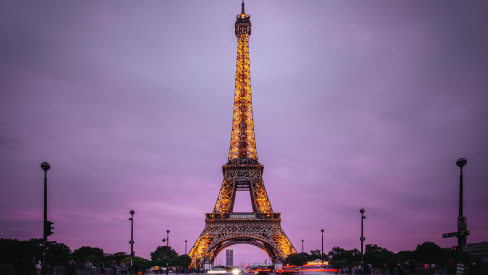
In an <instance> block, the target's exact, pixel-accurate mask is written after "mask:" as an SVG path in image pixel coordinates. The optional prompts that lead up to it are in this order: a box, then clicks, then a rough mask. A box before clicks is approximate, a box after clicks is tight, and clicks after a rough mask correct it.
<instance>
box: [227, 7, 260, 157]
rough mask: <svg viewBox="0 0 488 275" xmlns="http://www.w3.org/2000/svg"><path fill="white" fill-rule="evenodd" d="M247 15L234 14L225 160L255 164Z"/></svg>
mask: <svg viewBox="0 0 488 275" xmlns="http://www.w3.org/2000/svg"><path fill="white" fill-rule="evenodd" d="M250 18H251V17H250V16H249V15H247V14H246V12H245V10H244V2H242V10H241V13H240V14H238V15H237V19H236V23H235V34H236V37H237V61H236V81H235V92H234V116H233V121H232V136H231V139H230V149H229V162H231V163H257V161H258V156H257V153H256V140H255V139H254V123H253V118H252V97H251V73H250V63H249V36H250V35H251V20H250Z"/></svg>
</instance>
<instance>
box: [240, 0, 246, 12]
mask: <svg viewBox="0 0 488 275" xmlns="http://www.w3.org/2000/svg"><path fill="white" fill-rule="evenodd" d="M241 5H242V14H246V13H245V12H244V0H242V4H241Z"/></svg>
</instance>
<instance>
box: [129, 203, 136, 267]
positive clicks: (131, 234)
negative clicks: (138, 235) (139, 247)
mask: <svg viewBox="0 0 488 275" xmlns="http://www.w3.org/2000/svg"><path fill="white" fill-rule="evenodd" d="M129 213H130V218H129V221H130V242H129V244H130V272H131V273H132V272H133V268H132V267H133V265H134V213H136V212H135V211H134V210H131V211H130V212H129Z"/></svg>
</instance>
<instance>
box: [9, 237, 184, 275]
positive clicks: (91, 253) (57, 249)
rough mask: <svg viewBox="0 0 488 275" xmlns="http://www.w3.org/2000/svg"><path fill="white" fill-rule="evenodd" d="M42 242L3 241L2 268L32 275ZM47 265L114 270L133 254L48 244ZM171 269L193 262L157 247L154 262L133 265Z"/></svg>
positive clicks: (39, 257)
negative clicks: (89, 264)
mask: <svg viewBox="0 0 488 275" xmlns="http://www.w3.org/2000/svg"><path fill="white" fill-rule="evenodd" d="M42 250H43V247H42V239H30V240H28V241H19V240H16V239H0V265H14V266H15V270H16V274H25V273H32V271H33V270H34V268H35V264H36V263H37V262H38V261H40V260H42ZM46 251H47V252H46V255H47V263H48V265H49V266H51V267H53V266H67V265H68V263H69V262H70V261H71V260H74V261H75V263H76V266H77V267H78V268H82V267H84V266H85V265H86V264H87V263H88V262H89V263H91V264H93V265H94V266H96V267H112V266H113V265H114V264H116V265H117V266H122V265H126V266H128V265H129V263H130V255H129V254H127V253H126V252H117V253H113V254H107V253H104V252H103V249H101V248H97V247H90V246H83V247H80V248H78V249H76V250H74V251H71V249H70V248H69V247H68V246H67V245H66V244H64V243H57V242H49V243H48V246H47V249H46ZM166 251H168V254H169V266H171V267H177V268H181V269H185V268H187V267H188V266H189V265H190V262H191V259H190V257H189V256H188V255H178V253H177V252H176V251H175V250H174V249H173V248H171V246H170V247H166V246H158V247H157V248H156V249H155V250H154V251H153V252H151V259H150V260H149V259H144V258H142V257H138V256H135V257H134V265H135V266H138V267H139V268H141V269H147V268H149V267H151V266H166V264H167V262H168V257H167V254H166Z"/></svg>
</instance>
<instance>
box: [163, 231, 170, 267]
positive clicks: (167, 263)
mask: <svg viewBox="0 0 488 275" xmlns="http://www.w3.org/2000/svg"><path fill="white" fill-rule="evenodd" d="M164 242H166V258H167V261H166V275H168V272H169V230H166V239H163V243H164Z"/></svg>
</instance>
